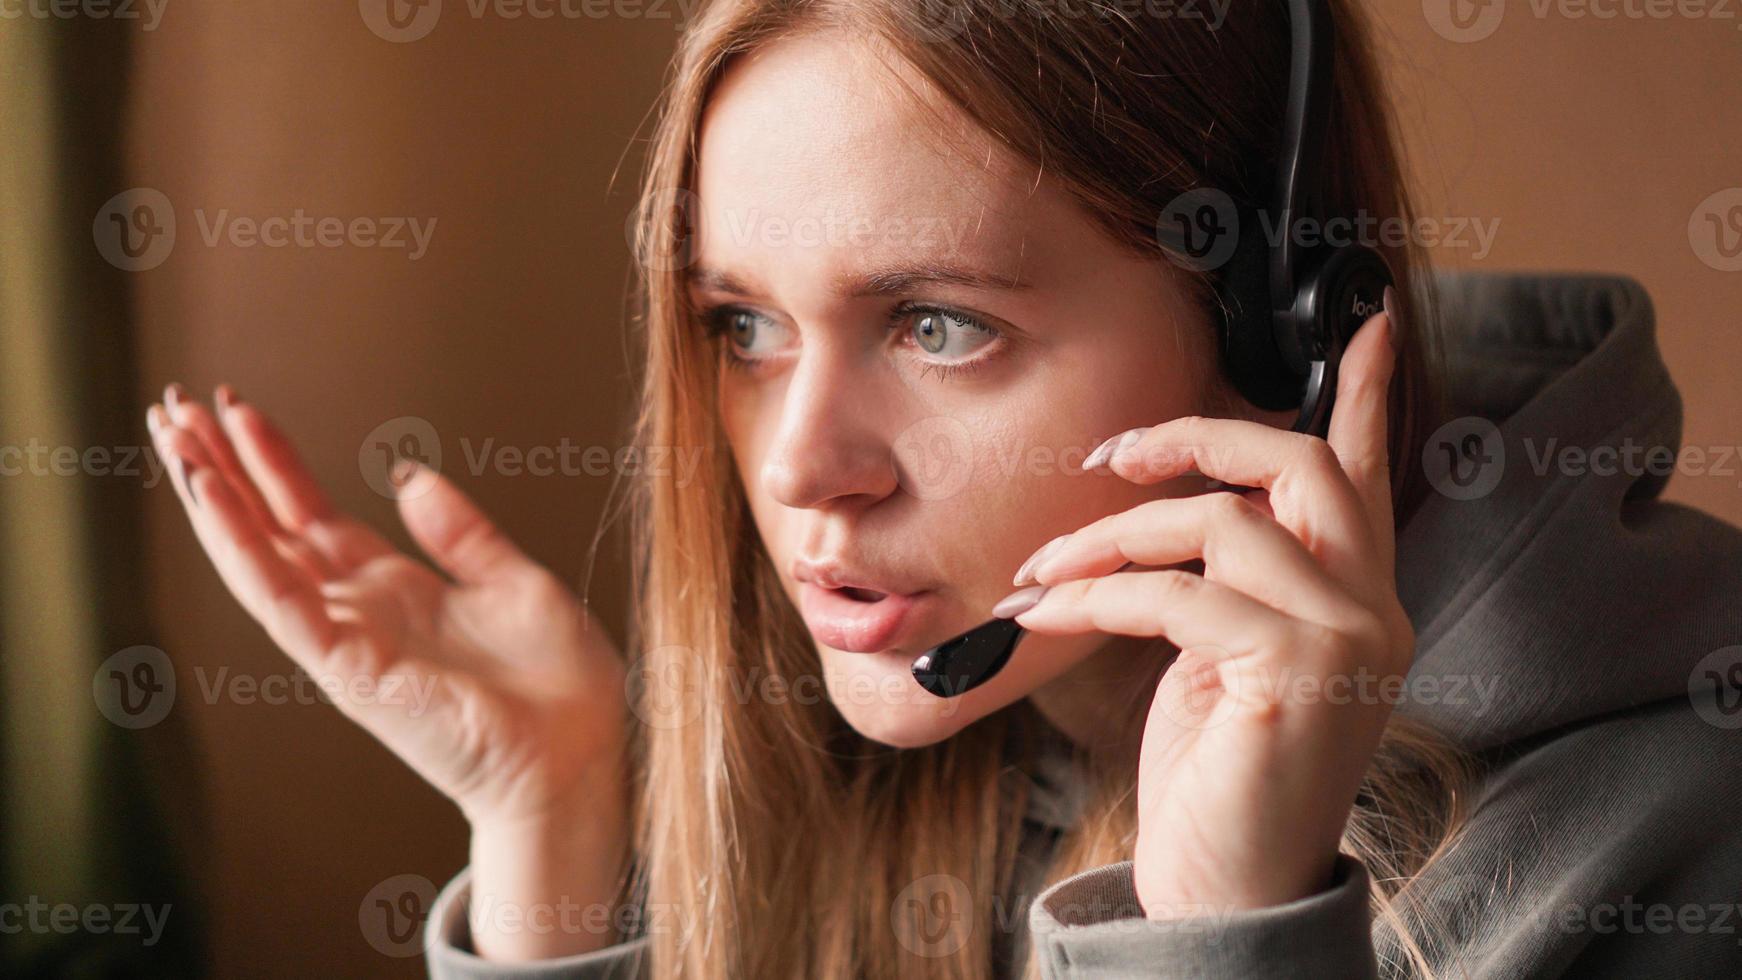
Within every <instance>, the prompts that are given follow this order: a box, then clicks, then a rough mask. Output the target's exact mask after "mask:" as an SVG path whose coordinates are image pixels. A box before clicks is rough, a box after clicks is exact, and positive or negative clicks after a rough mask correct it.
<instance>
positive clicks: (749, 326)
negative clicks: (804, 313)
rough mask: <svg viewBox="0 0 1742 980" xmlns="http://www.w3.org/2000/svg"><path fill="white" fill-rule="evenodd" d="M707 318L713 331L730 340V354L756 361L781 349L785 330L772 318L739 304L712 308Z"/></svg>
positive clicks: (712, 332)
mask: <svg viewBox="0 0 1742 980" xmlns="http://www.w3.org/2000/svg"><path fill="white" fill-rule="evenodd" d="M706 321H707V327H708V332H709V333H711V334H718V335H722V336H724V337H725V338H726V339H727V340H728V341H730V343H731V346H732V350H731V351H730V352H729V353H730V354H731V355H732V356H734V357H743V358H744V359H752V360H753V359H755V358H756V357H757V356H759V355H763V354H767V353H769V352H770V351H771V350H778V349H779V346H780V343H781V332H782V330H783V329H784V328H783V327H782V326H781V325H780V323H778V322H777V321H775V320H773V319H770V318H769V317H766V316H764V315H762V314H760V313H757V312H755V311H754V310H747V309H743V308H742V307H736V306H722V307H718V308H716V309H713V310H709V311H708V312H707V314H706Z"/></svg>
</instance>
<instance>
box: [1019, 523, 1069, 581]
mask: <svg viewBox="0 0 1742 980" xmlns="http://www.w3.org/2000/svg"><path fill="white" fill-rule="evenodd" d="M1068 537H1070V535H1068V534H1061V535H1059V536H1058V537H1056V538H1053V539H1052V540H1051V541H1048V542H1047V543H1046V544H1043V545H1041V546H1040V550H1039V551H1036V552H1035V553H1034V554H1032V555H1029V556H1028V560H1027V561H1025V562H1023V563H1022V567H1021V568H1018V569H1017V570H1016V577H1015V578H1013V579H1011V580H1010V584H1011V585H1032V584H1033V583H1034V570H1035V569H1037V568H1039V567H1040V566H1041V565H1042V564H1044V563H1045V562H1046V560H1047V559H1048V558H1050V557H1052V555H1053V553H1054V552H1056V551H1058V550H1059V548H1061V547H1063V546H1064V543H1065V539H1066V538H1068Z"/></svg>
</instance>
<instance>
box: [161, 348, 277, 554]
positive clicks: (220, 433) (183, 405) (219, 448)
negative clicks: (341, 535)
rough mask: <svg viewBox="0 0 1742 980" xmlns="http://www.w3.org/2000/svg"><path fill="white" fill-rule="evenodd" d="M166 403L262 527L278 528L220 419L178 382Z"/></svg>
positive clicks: (167, 391)
mask: <svg viewBox="0 0 1742 980" xmlns="http://www.w3.org/2000/svg"><path fill="white" fill-rule="evenodd" d="M163 406H164V409H165V410H166V411H167V412H168V413H169V418H170V421H171V422H173V423H175V425H176V426H177V427H179V428H182V429H186V430H187V431H188V432H190V433H192V434H193V436H194V438H196V439H198V440H199V441H200V444H201V445H202V446H203V447H205V450H206V456H207V458H209V459H210V460H211V462H212V465H213V466H215V467H216V468H217V470H218V473H219V475H220V476H223V477H224V478H225V479H227V480H229V481H230V484H231V486H232V487H234V488H235V490H236V493H237V495H238V496H240V497H241V498H242V502H243V504H244V505H245V506H246V507H247V508H248V511H249V513H250V514H252V515H253V516H254V519H255V520H256V521H258V522H259V524H260V527H261V528H262V530H266V531H274V530H277V529H278V527H279V524H278V518H277V517H275V516H273V513H272V510H271V508H269V507H267V505H266V499H265V498H264V497H262V496H261V495H260V488H259V487H257V486H255V485H254V480H253V479H252V478H251V477H249V476H248V474H247V473H246V472H245V471H244V470H243V469H242V461H241V460H239V459H237V458H236V449H235V447H234V446H233V445H232V444H231V442H230V437H229V436H228V435H226V434H225V432H224V430H223V429H221V428H219V427H218V420H217V419H216V418H215V417H213V415H212V413H211V411H210V410H208V409H207V408H206V406H205V405H203V404H201V403H200V402H198V401H195V400H193V399H191V398H189V397H188V396H187V390H186V389H185V388H183V387H182V386H181V385H180V384H179V383H174V382H172V383H170V384H169V385H166V386H165V387H164V389H163Z"/></svg>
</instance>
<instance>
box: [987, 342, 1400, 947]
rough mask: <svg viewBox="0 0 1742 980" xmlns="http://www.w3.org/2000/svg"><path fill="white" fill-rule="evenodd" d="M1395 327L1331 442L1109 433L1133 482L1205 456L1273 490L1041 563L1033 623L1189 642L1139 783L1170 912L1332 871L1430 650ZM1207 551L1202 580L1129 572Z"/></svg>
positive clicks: (1065, 550) (1213, 433)
mask: <svg viewBox="0 0 1742 980" xmlns="http://www.w3.org/2000/svg"><path fill="white" fill-rule="evenodd" d="M1392 333H1393V325H1392V324H1391V321H1390V314H1388V313H1380V314H1378V315H1376V316H1374V317H1373V318H1372V319H1370V320H1368V321H1367V322H1366V323H1365V324H1364V325H1363V327H1362V329H1360V330H1358V331H1356V334H1355V337H1354V338H1353V340H1352V341H1351V343H1350V344H1349V348H1348V350H1347V351H1346V352H1345V354H1344V357H1343V361H1342V364H1341V366H1340V373H1341V377H1340V379H1339V382H1338V387H1337V398H1336V411H1335V412H1333V413H1332V420H1331V426H1330V431H1329V433H1328V437H1327V439H1320V438H1317V437H1313V436H1307V435H1302V434H1299V433H1294V432H1288V431H1283V430H1280V429H1276V428H1274V427H1271V426H1267V425H1264V424H1261V423H1257V422H1247V421H1239V420H1232V419H1208V418H1196V417H1187V418H1180V419H1175V420H1173V421H1171V422H1166V423H1163V424H1161V425H1157V426H1154V427H1152V428H1148V429H1138V430H1133V431H1135V432H1137V433H1139V435H1137V436H1129V434H1121V436H1115V437H1114V438H1113V439H1110V440H1108V444H1110V445H1114V446H1120V447H1121V448H1119V449H1118V450H1117V451H1116V452H1113V454H1112V456H1111V458H1110V460H1108V461H1107V463H1108V465H1109V466H1110V467H1111V469H1112V470H1113V472H1114V473H1116V474H1118V475H1119V476H1120V477H1122V478H1124V479H1127V480H1131V481H1134V482H1137V483H1143V484H1149V483H1156V482H1159V481H1161V480H1166V479H1169V478H1172V477H1176V476H1180V475H1182V474H1186V473H1189V472H1191V471H1192V470H1194V469H1195V470H1196V471H1198V472H1200V473H1202V474H1204V475H1205V476H1208V477H1212V478H1215V479H1218V480H1221V481H1224V482H1226V483H1230V484H1238V485H1244V486H1250V487H1256V488H1259V489H1256V490H1253V491H1252V492H1251V493H1250V494H1248V495H1245V496H1242V495H1240V494H1236V493H1207V494H1203V495H1199V496H1193V497H1183V498H1167V499H1161V500H1155V501H1150V502H1148V503H1144V504H1142V505H1140V506H1137V507H1134V508H1132V509H1130V510H1128V511H1125V512H1124V513H1120V514H1116V515H1113V516H1111V517H1108V518H1105V519H1103V520H1100V521H1096V522H1095V523H1093V524H1090V525H1088V526H1087V527H1084V528H1083V529H1081V530H1079V531H1077V532H1075V533H1073V534H1070V535H1067V536H1065V537H1064V538H1063V539H1060V540H1059V543H1056V544H1055V543H1052V542H1049V544H1048V547H1051V548H1052V549H1053V550H1052V552H1051V553H1050V554H1045V555H1044V557H1043V558H1042V559H1041V560H1040V561H1039V562H1038V563H1037V564H1036V567H1035V568H1033V569H1032V570H1031V572H1030V577H1032V578H1033V579H1034V580H1035V581H1037V582H1039V583H1040V584H1041V585H1044V586H1048V587H1049V588H1047V590H1046V592H1045V593H1044V594H1043V596H1042V597H1041V599H1040V601H1039V602H1038V603H1037V604H1035V605H1034V606H1032V607H1031V608H1029V609H1028V610H1027V611H1026V612H1023V613H1021V614H1020V615H1018V616H1017V622H1019V623H1021V624H1022V625H1023V626H1025V627H1027V628H1028V629H1030V630H1033V631H1035V632H1037V633H1080V632H1085V631H1090V630H1096V631H1101V632H1106V633H1117V634H1124V635H1129V636H1156V637H1165V638H1167V640H1169V641H1170V642H1171V643H1172V644H1173V645H1175V646H1177V647H1179V648H1180V650H1181V653H1180V654H1179V657H1178V659H1177V660H1176V661H1175V662H1174V663H1173V664H1172V665H1171V666H1170V667H1169V668H1168V670H1167V671H1166V673H1165V674H1164V675H1163V676H1162V678H1161V682H1160V684H1159V685H1158V689H1157V691H1156V695H1155V699H1154V701H1153V703H1152V704H1151V706H1150V710H1149V717H1148V720H1147V722H1146V723H1145V726H1144V732H1143V743H1142V755H1141V758H1142V762H1141V766H1140V771H1139V773H1138V780H1137V791H1138V796H1137V799H1138V833H1137V844H1136V853H1135V857H1134V862H1133V864H1134V875H1135V886H1136V891H1137V895H1138V898H1139V900H1140V901H1141V902H1142V904H1143V907H1144V909H1145V911H1146V912H1147V914H1148V915H1149V917H1150V918H1154V919H1161V918H1175V917H1181V916H1186V915H1192V914H1199V913H1210V912H1218V911H1219V912H1226V911H1228V910H1231V909H1251V908H1261V907H1264V906H1269V905H1276V904H1279V903H1283V902H1288V901H1291V900H1294V899H1299V898H1304V897H1306V896H1309V895H1312V894H1315V893H1317V892H1320V891H1323V890H1324V889H1326V888H1327V887H1329V886H1330V884H1331V874H1332V865H1333V863H1334V861H1335V860H1336V855H1337V851H1338V846H1339V842H1340V840H1341V838H1342V833H1343V828H1344V824H1345V823H1346V822H1347V820H1348V817H1349V811H1350V808H1351V807H1352V806H1353V804H1354V800H1355V797H1356V795H1357V794H1358V792H1359V789H1360V785H1361V781H1362V776H1363V774H1364V773H1365V772H1366V770H1367V767H1368V765H1369V763H1370V761H1371V759H1372V756H1373V753H1374V751H1375V749H1376V748H1377V746H1378V744H1379V739H1380V734H1381V732H1382V731H1383V729H1384V727H1385V723H1386V719H1387V718H1388V717H1389V716H1390V713H1391V707H1392V705H1391V701H1392V700H1393V699H1395V697H1396V695H1397V693H1398V691H1399V689H1400V685H1401V679H1402V676H1403V675H1404V674H1405V673H1406V672H1407V671H1408V669H1409V665H1410V661H1411V659H1412V658H1413V656H1414V651H1415V635H1414V631H1413V629H1412V628H1411V625H1410V622H1409V617H1408V615H1407V614H1406V613H1405V612H1404V610H1403V607H1402V605H1401V604H1400V603H1399V602H1398V598H1397V588H1396V579H1395V572H1394V567H1395V545H1396V542H1395V537H1394V532H1393V527H1392V505H1391V487H1390V466H1389V462H1388V453H1387V441H1386V432H1387V416H1386V402H1387V392H1388V390H1389V387H1390V382H1391V376H1392V371H1393V365H1394V362H1395V354H1394V351H1393V347H1392V344H1393V340H1392ZM1121 439H1124V440H1125V441H1124V443H1121V441H1120V440H1121ZM1103 455H1105V454H1103ZM1085 465H1086V466H1092V465H1098V463H1097V461H1095V459H1094V456H1093V454H1091V456H1090V459H1089V461H1087V462H1086V464H1085ZM1045 550H1046V549H1045V548H1043V549H1041V551H1038V552H1036V554H1037V555H1042V554H1043V553H1044V552H1045ZM1194 559H1202V561H1203V574H1202V575H1197V574H1193V573H1191V572H1188V571H1184V570H1180V569H1177V568H1169V569H1153V570H1138V571H1127V572H1121V573H1118V574H1113V573H1114V571H1115V570H1116V569H1118V568H1120V567H1122V566H1123V565H1125V564H1126V563H1127V562H1132V563H1135V564H1138V565H1143V566H1160V565H1172V564H1176V563H1183V562H1189V561H1192V560H1194Z"/></svg>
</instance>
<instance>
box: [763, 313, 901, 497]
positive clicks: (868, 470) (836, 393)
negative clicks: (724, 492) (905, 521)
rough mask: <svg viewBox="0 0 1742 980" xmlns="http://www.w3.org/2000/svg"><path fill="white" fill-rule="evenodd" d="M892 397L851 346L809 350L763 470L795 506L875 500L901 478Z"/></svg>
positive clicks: (767, 481) (771, 487)
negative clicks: (891, 423) (891, 424)
mask: <svg viewBox="0 0 1742 980" xmlns="http://www.w3.org/2000/svg"><path fill="white" fill-rule="evenodd" d="M890 407H891V406H890V403H889V396H888V395H887V394H886V393H884V392H882V391H881V390H880V389H879V387H878V386H877V385H876V384H875V380H874V379H872V378H870V377H868V370H859V369H857V368H856V367H855V364H854V362H853V361H852V359H851V355H850V353H849V352H846V351H841V350H831V349H828V348H826V347H823V346H820V345H819V346H817V347H813V348H812V349H810V350H807V351H806V352H805V353H804V354H803V355H801V356H800V358H799V363H798V364H797V365H796V366H795V367H794V369H793V373H792V376H791V379H790V380H789V382H788V384H787V388H786V393H785V397H784V399H783V400H782V402H781V406H780V413H781V414H780V428H779V432H778V434H777V435H776V437H775V440H774V443H773V445H772V446H771V447H770V449H769V453H768V456H767V458H766V459H765V460H764V462H763V464H762V471H761V474H760V477H761V480H762V488H763V490H764V491H766V492H767V493H768V495H769V496H770V497H773V498H774V499H775V500H778V501H779V502H781V503H782V504H785V505H786V506H788V507H803V508H819V507H825V506H843V505H849V506H850V505H857V506H863V505H865V504H869V503H873V502H875V501H878V500H881V499H883V498H884V497H887V496H889V495H890V494H891V493H894V492H895V490H896V488H897V487H898V486H899V485H900V483H899V480H898V478H897V475H896V464H895V456H894V453H893V452H892V451H891V444H890V440H889V438H888V437H887V434H886V433H885V432H884V431H883V426H884V425H886V424H887V420H889V419H890V418H891V417H892V415H891V412H890Z"/></svg>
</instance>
